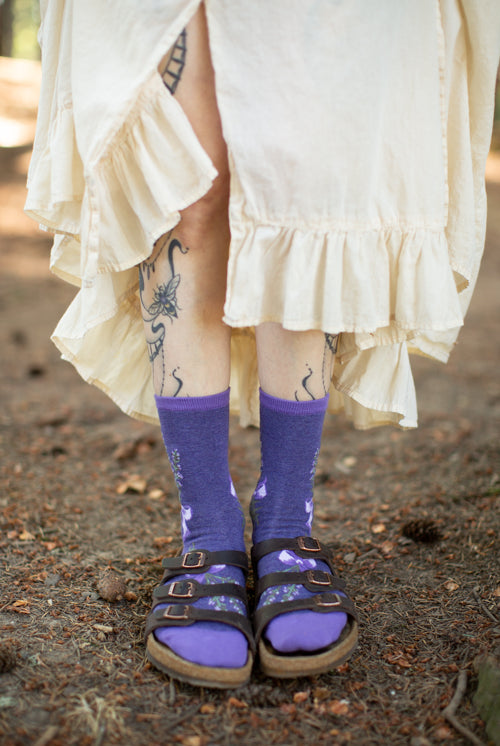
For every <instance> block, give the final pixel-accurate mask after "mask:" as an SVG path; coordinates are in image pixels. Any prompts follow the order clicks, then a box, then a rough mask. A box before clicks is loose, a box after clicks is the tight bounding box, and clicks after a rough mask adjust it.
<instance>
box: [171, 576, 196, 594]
mask: <svg viewBox="0 0 500 746" xmlns="http://www.w3.org/2000/svg"><path fill="white" fill-rule="evenodd" d="M194 590H195V589H194V583H193V582H192V581H191V580H177V581H176V582H175V583H172V585H171V586H170V587H169V589H168V595H169V596H170V598H193V596H194Z"/></svg>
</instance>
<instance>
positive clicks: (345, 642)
mask: <svg viewBox="0 0 500 746" xmlns="http://www.w3.org/2000/svg"><path fill="white" fill-rule="evenodd" d="M358 630H359V625H358V623H357V622H356V621H354V620H353V621H352V622H351V624H350V625H349V626H348V627H347V628H345V629H344V631H343V633H342V635H341V636H340V638H339V640H337V642H335V643H333V644H332V645H330V646H329V647H328V648H327V649H326V650H324V651H322V652H321V653H306V654H301V655H284V654H283V653H277V652H276V651H275V650H274V649H273V648H272V647H271V645H269V644H267V643H266V642H265V641H264V640H263V639H261V640H260V641H259V646H258V650H259V664H260V669H261V671H262V673H264V674H265V675H266V676H271V677H272V678H275V679H295V678H297V677H299V676H315V675H316V674H320V673H327V672H328V671H331V670H332V669H333V668H337V666H340V665H341V664H342V663H344V662H345V661H346V660H347V659H348V658H350V657H351V655H352V654H353V652H354V650H355V649H356V646H357V644H358Z"/></svg>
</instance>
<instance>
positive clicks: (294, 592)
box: [259, 549, 318, 607]
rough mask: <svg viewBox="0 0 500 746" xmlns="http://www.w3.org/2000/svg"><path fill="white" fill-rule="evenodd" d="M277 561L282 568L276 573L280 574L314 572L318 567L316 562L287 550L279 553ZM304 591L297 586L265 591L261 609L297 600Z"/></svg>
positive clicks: (277, 587)
mask: <svg viewBox="0 0 500 746" xmlns="http://www.w3.org/2000/svg"><path fill="white" fill-rule="evenodd" d="M277 560H278V561H279V562H280V567H279V570H278V568H276V571H279V572H304V571H306V570H314V569H315V568H316V567H317V566H318V563H317V562H316V560H310V559H304V558H303V557H299V556H298V555H296V554H295V552H290V551H288V550H287V549H284V550H283V551H282V552H280V553H279V555H278V557H277ZM302 591H303V588H302V586H301V585H296V584H292V585H276V586H273V587H272V588H268V589H267V590H266V591H264V593H263V594H262V597H261V599H260V602H259V607H261V606H268V605H269V604H273V603H281V602H282V601H291V600H293V599H294V598H297V597H298V596H299V594H300V595H303V594H302V593H301V592H302ZM311 595H313V594H311Z"/></svg>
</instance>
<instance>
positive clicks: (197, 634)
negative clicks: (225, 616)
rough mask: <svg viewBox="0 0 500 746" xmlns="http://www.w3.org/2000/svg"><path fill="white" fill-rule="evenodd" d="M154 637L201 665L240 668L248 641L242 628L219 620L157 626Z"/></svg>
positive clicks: (178, 653) (244, 657) (245, 654)
mask: <svg viewBox="0 0 500 746" xmlns="http://www.w3.org/2000/svg"><path fill="white" fill-rule="evenodd" d="M155 637H156V638H157V640H158V641H159V642H161V643H163V644H164V645H167V646H168V647H169V648H170V649H171V650H173V652H174V653H176V654H177V655H179V656H180V657H181V658H185V659H186V660H189V661H192V662H193V663H198V664H199V665H200V666H212V667H218V668H241V667H242V666H244V665H245V663H246V662H247V657H248V642H247V639H246V637H245V635H243V634H242V633H241V632H239V631H238V630H237V629H234V628H232V627H229V626H228V625H227V624H221V623H219V622H195V624H193V625H191V626H190V627H166V628H163V629H157V630H156V631H155Z"/></svg>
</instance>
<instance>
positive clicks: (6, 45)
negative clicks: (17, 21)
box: [0, 0, 14, 57]
mask: <svg viewBox="0 0 500 746" xmlns="http://www.w3.org/2000/svg"><path fill="white" fill-rule="evenodd" d="M13 6H14V0H3V2H2V0H0V55H1V56H2V57H10V56H11V54H12V26H13V22H14V10H13Z"/></svg>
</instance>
